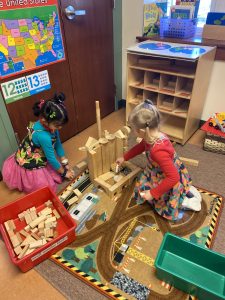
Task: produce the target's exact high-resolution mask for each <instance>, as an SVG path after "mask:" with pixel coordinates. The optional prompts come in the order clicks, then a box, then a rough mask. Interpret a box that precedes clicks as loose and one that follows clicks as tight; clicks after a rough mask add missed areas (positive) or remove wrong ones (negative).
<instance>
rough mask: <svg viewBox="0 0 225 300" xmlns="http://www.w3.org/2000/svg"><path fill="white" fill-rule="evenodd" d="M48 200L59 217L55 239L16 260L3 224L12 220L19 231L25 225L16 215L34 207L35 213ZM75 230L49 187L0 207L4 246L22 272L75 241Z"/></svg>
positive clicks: (68, 215) (72, 222) (73, 222)
mask: <svg viewBox="0 0 225 300" xmlns="http://www.w3.org/2000/svg"><path fill="white" fill-rule="evenodd" d="M48 200H51V201H52V204H53V209H54V208H55V209H56V210H57V211H58V213H59V215H60V219H58V220H57V229H56V231H57V237H56V238H53V239H52V240H51V241H50V242H48V243H47V244H45V245H44V246H42V247H40V248H38V249H36V250H35V251H33V252H32V253H30V254H28V255H26V256H24V257H23V258H21V259H18V258H17V256H16V254H15V253H14V251H13V247H12V244H11V241H10V239H9V236H8V233H7V231H6V229H5V226H4V222H6V221H8V220H11V219H13V220H14V223H15V226H16V230H17V231H19V230H21V229H22V228H23V227H25V226H26V223H25V221H23V222H21V221H20V220H19V218H18V214H19V213H21V212H23V211H24V210H27V209H28V208H31V207H33V206H35V207H36V209H37V211H40V210H42V209H43V208H44V207H45V204H44V203H45V202H46V201H48ZM75 228H76V223H75V221H74V220H73V219H72V218H71V216H70V214H69V213H68V211H67V210H66V209H65V207H64V206H63V204H62V203H61V202H60V200H59V199H58V197H57V196H56V195H55V194H54V193H53V191H52V190H51V189H50V188H49V187H44V188H42V189H40V190H37V191H35V192H33V193H31V194H28V195H26V196H24V197H22V198H20V199H18V200H16V201H14V202H11V203H10V204H8V205H5V206H3V207H0V232H1V234H2V237H3V239H4V241H5V245H6V247H7V249H8V252H9V256H10V258H11V260H12V262H13V263H14V264H15V265H17V266H18V267H19V268H20V269H21V271H23V272H26V271H28V270H30V269H31V268H33V267H34V266H35V265H37V264H39V263H40V262H42V261H43V260H45V259H47V258H48V257H50V256H51V255H52V254H54V253H56V252H57V251H59V250H60V249H62V248H63V247H65V246H66V245H68V244H70V243H72V242H73V241H74V240H75Z"/></svg>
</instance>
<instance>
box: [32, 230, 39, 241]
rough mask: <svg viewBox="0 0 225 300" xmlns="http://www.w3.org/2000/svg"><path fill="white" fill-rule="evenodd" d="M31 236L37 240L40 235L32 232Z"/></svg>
mask: <svg viewBox="0 0 225 300" xmlns="http://www.w3.org/2000/svg"><path fill="white" fill-rule="evenodd" d="M31 236H32V237H33V238H34V239H35V240H37V241H38V240H39V239H40V237H39V236H38V235H37V234H36V233H34V232H32V233H31Z"/></svg>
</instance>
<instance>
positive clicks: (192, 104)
mask: <svg viewBox="0 0 225 300" xmlns="http://www.w3.org/2000/svg"><path fill="white" fill-rule="evenodd" d="M214 57H215V48H210V47H208V49H207V51H205V53H204V54H202V55H200V56H199V57H198V58H197V59H193V60H191V59H184V58H182V59H180V58H176V57H174V56H173V57H162V56H160V51H159V54H158V55H155V54H154V55H151V54H143V53H138V52H137V51H136V50H135V52H132V51H131V52H129V51H128V54H127V105H126V119H128V116H129V114H130V112H131V110H132V109H133V108H134V106H136V105H138V104H139V103H141V102H142V101H144V100H145V99H150V100H152V101H153V103H154V104H155V105H156V106H157V108H158V110H159V111H160V114H161V117H162V125H161V130H162V131H163V132H165V133H166V134H167V135H168V136H169V137H170V138H171V139H172V140H174V141H176V142H178V143H181V144H184V143H185V142H186V141H187V140H188V139H189V138H190V137H191V135H192V134H193V133H194V132H195V131H196V130H197V129H198V128H199V121H200V119H201V114H202V110H203V107H204V101H205V98H206V93H207V87H208V84H209V80H210V75H211V70H212V66H213V61H214Z"/></svg>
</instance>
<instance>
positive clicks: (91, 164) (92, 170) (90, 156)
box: [87, 150, 98, 181]
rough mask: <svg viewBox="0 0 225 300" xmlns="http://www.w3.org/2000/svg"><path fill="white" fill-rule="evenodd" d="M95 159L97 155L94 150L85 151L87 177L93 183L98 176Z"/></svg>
mask: <svg viewBox="0 0 225 300" xmlns="http://www.w3.org/2000/svg"><path fill="white" fill-rule="evenodd" d="M96 157H97V153H96V152H95V151H94V150H88V151H87V160H88V168H89V176H90V179H91V181H94V179H95V178H96V177H97V174H98V169H97V159H96Z"/></svg>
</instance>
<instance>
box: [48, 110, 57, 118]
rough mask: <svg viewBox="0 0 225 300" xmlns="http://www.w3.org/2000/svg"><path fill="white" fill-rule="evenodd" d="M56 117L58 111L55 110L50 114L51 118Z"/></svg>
mask: <svg viewBox="0 0 225 300" xmlns="http://www.w3.org/2000/svg"><path fill="white" fill-rule="evenodd" d="M55 117H56V113H55V111H53V112H52V113H51V114H50V115H49V118H50V119H53V118H55Z"/></svg>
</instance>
